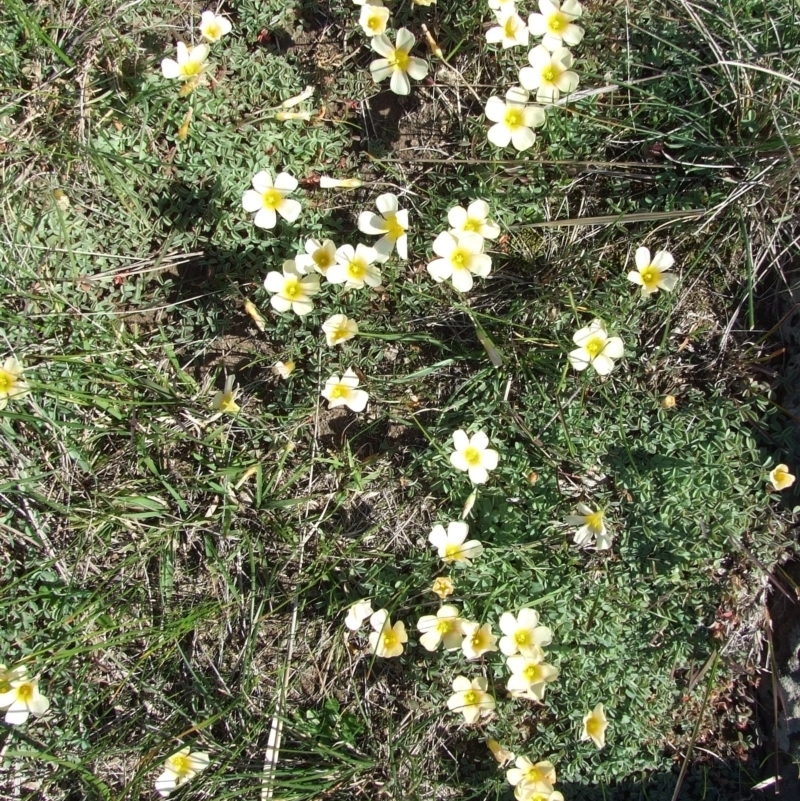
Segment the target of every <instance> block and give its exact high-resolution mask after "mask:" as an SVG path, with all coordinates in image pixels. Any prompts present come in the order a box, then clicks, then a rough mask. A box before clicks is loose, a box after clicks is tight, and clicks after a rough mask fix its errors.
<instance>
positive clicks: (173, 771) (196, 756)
mask: <svg viewBox="0 0 800 801" xmlns="http://www.w3.org/2000/svg"><path fill="white" fill-rule="evenodd" d="M208 763H209V758H208V754H204V753H202V752H201V751H192V750H191V747H190V746H188V745H187V746H186V747H185V748H181V750H180V751H178V752H177V753H175V754H173V755H172V756H171V757H167V761H166V762H165V763H164V772H163V773H162V774H161V775H160V776H159V777H158V778H157V779H156V790H158V792H159V793H160V794H161V795H162V796H164V797H165V798H166V797H167V796H168V795H169V794H170V793H171V792H172V791H173V790H174V789H175V788H177V787H180V786H181V785H182V784H186V782H188V781H189V780H190V779H192V778H194V777H195V776H196V775H197V774H198V773H199V772H200V771H201V770H205V769H206V768H207V767H208Z"/></svg>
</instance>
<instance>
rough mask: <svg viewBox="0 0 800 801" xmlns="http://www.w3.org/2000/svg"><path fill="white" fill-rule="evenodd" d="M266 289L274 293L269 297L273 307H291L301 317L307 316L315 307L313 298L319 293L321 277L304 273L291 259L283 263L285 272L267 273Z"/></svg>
mask: <svg viewBox="0 0 800 801" xmlns="http://www.w3.org/2000/svg"><path fill="white" fill-rule="evenodd" d="M264 289H266V290H267V292H273V293H274V294H273V295H272V297H271V298H270V299H269V302H270V303H271V304H272V308H273V309H275V310H276V311H279V312H285V311H289V310H290V309H291V310H292V311H293V312H294V313H295V314H296V315H298V316H299V317H305V315H307V314H310V313H311V311H312V309H313V308H314V302H313V301H312V300H311V298H312V297H314V295H316V294H318V293H319V277H318V276H316V275H303V273H301V272H300V271H299V270H298V269H297V265H296V264H295V263H294V261H292V260H291V259H289V260H287V261H285V262H284V263H283V273H279V272H278V271H277V270H273V271H272V272H269V273H267V277H266V278H265V279H264Z"/></svg>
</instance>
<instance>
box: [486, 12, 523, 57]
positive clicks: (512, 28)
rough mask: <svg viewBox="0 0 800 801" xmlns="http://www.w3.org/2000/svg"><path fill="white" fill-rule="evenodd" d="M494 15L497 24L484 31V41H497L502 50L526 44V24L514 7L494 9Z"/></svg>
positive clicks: (492, 42)
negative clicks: (500, 9) (501, 9)
mask: <svg viewBox="0 0 800 801" xmlns="http://www.w3.org/2000/svg"><path fill="white" fill-rule="evenodd" d="M495 16H496V17H497V23H498V24H497V25H495V26H494V27H492V28H489V30H488V31H486V41H487V42H489V44H497V43H498V42H499V43H500V44H502V45H503V49H504V50H506V49H508V48H509V47H515V46H516V45H527V44H528V26H527V25H526V24H525V20H524V19H522V17H520V15H519V14H517V12H516V10H515V9H513V8H510V9H506V10H504V11H495Z"/></svg>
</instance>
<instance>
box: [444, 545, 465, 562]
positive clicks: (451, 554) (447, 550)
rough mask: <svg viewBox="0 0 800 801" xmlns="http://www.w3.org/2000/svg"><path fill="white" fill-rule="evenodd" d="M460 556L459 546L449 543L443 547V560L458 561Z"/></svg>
mask: <svg viewBox="0 0 800 801" xmlns="http://www.w3.org/2000/svg"><path fill="white" fill-rule="evenodd" d="M460 554H461V546H460V545H454V544H453V543H449V544H448V545H445V546H444V558H445V559H458V557H459V556H460Z"/></svg>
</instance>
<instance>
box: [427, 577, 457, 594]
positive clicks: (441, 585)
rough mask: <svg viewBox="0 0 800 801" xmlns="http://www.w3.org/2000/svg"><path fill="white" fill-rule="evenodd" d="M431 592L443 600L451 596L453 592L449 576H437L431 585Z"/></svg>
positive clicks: (453, 588)
mask: <svg viewBox="0 0 800 801" xmlns="http://www.w3.org/2000/svg"><path fill="white" fill-rule="evenodd" d="M431 592H432V593H434V595H438V596H439V597H440V598H441V599H442V600H444V599H445V598H447V596H448V595H452V594H453V593H454V592H455V586H454V585H453V580H452V579H451V578H450V577H449V576H439V578H437V579H434V581H433V584H431Z"/></svg>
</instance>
